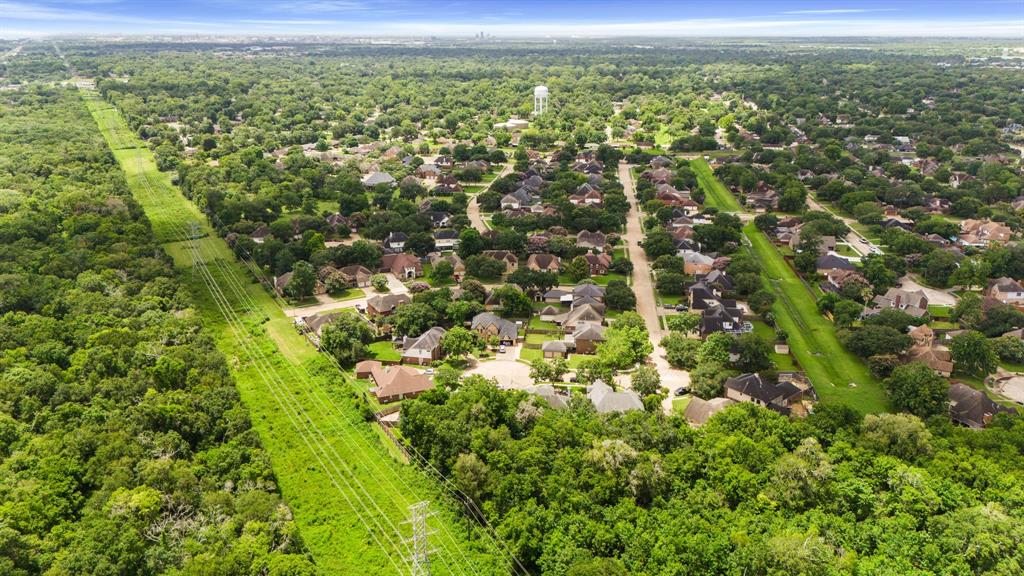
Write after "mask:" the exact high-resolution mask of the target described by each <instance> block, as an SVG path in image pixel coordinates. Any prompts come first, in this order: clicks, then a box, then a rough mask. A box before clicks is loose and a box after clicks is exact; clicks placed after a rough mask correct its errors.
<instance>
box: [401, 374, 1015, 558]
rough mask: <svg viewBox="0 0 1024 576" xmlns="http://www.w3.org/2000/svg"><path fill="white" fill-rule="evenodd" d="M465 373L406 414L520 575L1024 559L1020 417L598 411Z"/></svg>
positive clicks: (421, 444) (415, 439) (410, 433)
mask: <svg viewBox="0 0 1024 576" xmlns="http://www.w3.org/2000/svg"><path fill="white" fill-rule="evenodd" d="M570 408H571V409H570V410H552V409H549V408H548V407H547V404H545V403H544V401H543V400H540V399H538V398H536V397H533V396H528V395H526V394H523V393H516V394H510V393H507V392H502V391H499V390H496V389H495V388H494V387H493V386H492V385H490V384H488V383H486V382H470V383H467V384H466V385H464V386H463V387H462V388H461V389H460V390H459V391H458V392H457V393H449V392H447V391H444V390H437V391H433V392H431V393H429V394H427V395H424V396H422V397H421V398H420V399H417V400H415V401H414V402H413V403H412V404H410V405H407V406H406V408H405V410H404V411H403V418H402V432H403V433H404V434H405V435H406V437H407V438H409V440H410V441H411V442H412V443H413V445H414V446H416V447H417V448H418V449H419V450H420V451H421V452H422V453H423V454H425V455H426V456H427V457H428V458H429V459H430V460H431V461H432V462H433V463H434V464H435V465H436V466H437V467H438V468H439V469H440V470H441V471H442V472H444V473H445V474H448V475H451V476H452V477H453V478H454V481H455V482H456V483H457V484H458V485H459V487H460V488H461V489H462V491H463V493H465V494H466V495H467V497H469V498H472V499H473V500H474V501H475V502H477V503H478V504H479V506H480V508H481V509H482V510H484V512H485V514H486V515H487V517H488V519H489V520H490V521H491V522H493V523H495V524H496V525H497V527H498V530H499V532H500V533H502V534H503V535H504V536H505V538H506V540H507V541H508V542H509V543H510V545H512V546H513V550H514V552H515V553H516V554H518V555H519V558H520V559H521V560H523V561H524V563H525V564H526V565H527V567H529V568H530V569H531V570H532V571H535V572H537V573H542V574H557V575H562V574H565V575H571V576H584V575H598V574H600V575H615V574H650V575H654V574H658V575H669V574H679V575H682V574H735V575H745V576H759V575H765V576H767V575H779V576H781V575H794V574H802V575H808V576H817V575H822V576H824V575H834V574H1000V575H1006V576H1009V575H1011V574H1020V573H1021V571H1022V570H1024V524H1022V520H1024V519H1022V516H1021V514H1022V508H1021V504H1022V500H1021V496H1022V495H1024V491H1022V489H1024V475H1022V471H1024V458H1022V456H1021V454H1022V453H1024V421H1022V420H1021V419H1019V418H1017V419H1013V420H1010V419H1005V416H1001V417H1000V420H998V421H997V422H996V423H995V424H994V425H993V426H992V427H990V428H989V429H988V430H984V431H973V430H965V429H963V428H957V427H954V426H953V425H951V424H949V423H948V422H947V421H946V419H945V418H944V417H937V418H934V419H931V420H929V421H927V422H923V421H921V420H920V419H918V418H917V417H915V416H911V415H908V414H885V415H881V416H873V415H869V416H866V417H861V416H860V415H858V414H857V413H856V412H854V411H853V410H851V409H849V408H842V407H832V406H822V407H819V410H818V411H817V412H816V413H815V414H813V415H812V416H810V417H808V418H807V419H805V420H791V419H789V418H786V417H783V416H780V415H778V414H777V413H775V412H772V411H770V410H767V409H764V408H760V407H756V406H753V405H751V404H741V405H738V406H735V407H733V408H729V409H727V410H725V411H724V412H722V413H720V414H718V415H717V416H715V417H714V418H712V419H711V420H710V422H709V423H708V424H706V425H705V426H703V427H702V428H700V429H698V430H694V429H692V428H691V427H690V426H689V425H688V424H687V423H686V422H685V421H684V420H683V419H682V418H681V417H678V416H675V417H666V416H664V415H662V414H651V413H648V412H640V411H638V412H632V413H629V414H628V415H615V416H608V415H600V414H597V413H596V412H594V410H593V409H592V408H591V407H590V404H589V403H588V402H587V401H586V400H583V399H577V400H574V401H572V402H571V404H570Z"/></svg>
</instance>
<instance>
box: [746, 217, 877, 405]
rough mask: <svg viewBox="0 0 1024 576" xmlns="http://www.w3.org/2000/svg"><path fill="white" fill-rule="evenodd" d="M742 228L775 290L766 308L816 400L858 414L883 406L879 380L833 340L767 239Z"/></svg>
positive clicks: (750, 227)
mask: <svg viewBox="0 0 1024 576" xmlns="http://www.w3.org/2000/svg"><path fill="white" fill-rule="evenodd" d="M743 232H744V234H745V235H746V236H747V238H748V239H749V240H750V244H751V249H752V250H753V251H754V255H755V256H756V257H757V259H758V261H759V262H760V263H761V267H762V278H763V279H764V281H765V284H766V285H767V286H768V287H769V288H771V289H772V290H773V291H774V292H775V296H776V302H775V305H774V307H773V308H772V311H773V312H774V313H775V317H776V319H777V321H778V324H779V326H780V327H781V328H782V329H784V330H785V331H786V334H787V335H788V341H789V346H790V350H791V351H792V353H793V355H794V356H795V357H796V359H797V361H798V362H799V363H800V365H801V366H802V367H803V369H804V371H805V372H806V373H807V376H808V377H809V378H810V379H811V382H813V383H814V387H815V389H816V390H817V391H818V395H819V396H820V397H821V400H822V401H823V402H833V403H842V404H847V405H849V406H851V407H853V408H855V409H857V410H859V411H860V412H864V413H871V412H883V411H885V410H887V409H888V407H889V402H888V399H887V398H886V395H885V392H884V391H883V390H882V387H881V385H880V384H879V382H878V381H877V380H876V379H875V378H874V377H873V376H872V375H871V373H870V372H869V371H868V368H867V366H866V365H865V364H864V363H863V362H861V360H860V359H859V358H857V357H856V356H854V355H853V354H851V353H849V352H847V351H846V349H844V348H843V346H842V344H840V343H839V340H838V339H837V338H836V334H835V329H834V327H833V326H832V323H831V322H829V321H828V319H826V318H825V317H823V316H821V315H820V314H818V309H817V306H816V304H815V301H814V298H813V297H812V296H811V295H810V294H809V293H808V291H807V288H806V287H805V286H804V284H803V282H801V281H800V278H799V277H797V275H796V272H794V271H793V270H792V269H791V268H790V267H789V265H788V264H786V261H785V260H783V258H782V256H781V255H780V254H779V253H778V251H776V250H775V247H774V246H773V245H772V243H771V242H770V241H769V240H768V237H767V236H765V235H764V233H763V232H761V231H759V230H758V229H757V228H756V227H755V226H754V225H753V224H748V225H747V226H745V227H744V229H743ZM851 383H853V384H856V386H853V387H851V386H850V384H851Z"/></svg>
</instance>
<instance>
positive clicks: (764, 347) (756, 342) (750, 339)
mask: <svg viewBox="0 0 1024 576" xmlns="http://www.w3.org/2000/svg"><path fill="white" fill-rule="evenodd" d="M735 348H736V352H737V354H738V355H739V359H738V360H737V361H736V362H735V367H736V368H737V369H738V370H739V371H740V372H760V371H761V370H767V369H768V368H771V367H772V347H771V344H769V343H768V342H767V341H765V340H764V339H763V338H761V337H760V336H758V335H757V334H754V333H753V332H750V333H747V334H743V335H741V336H739V337H737V338H736V345H735Z"/></svg>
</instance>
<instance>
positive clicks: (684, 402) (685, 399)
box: [672, 394, 693, 414]
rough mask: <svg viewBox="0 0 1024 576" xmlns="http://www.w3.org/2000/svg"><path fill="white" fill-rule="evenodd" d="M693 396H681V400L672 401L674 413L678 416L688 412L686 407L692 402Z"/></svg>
mask: <svg viewBox="0 0 1024 576" xmlns="http://www.w3.org/2000/svg"><path fill="white" fill-rule="evenodd" d="M692 398H693V396H690V395H689V394H687V395H686V396H680V397H679V398H673V399H672V411H673V412H675V413H677V414H682V413H683V412H684V411H686V407H687V406H689V405H690V400H691V399H692Z"/></svg>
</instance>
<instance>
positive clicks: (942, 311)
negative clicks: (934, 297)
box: [928, 305, 953, 318]
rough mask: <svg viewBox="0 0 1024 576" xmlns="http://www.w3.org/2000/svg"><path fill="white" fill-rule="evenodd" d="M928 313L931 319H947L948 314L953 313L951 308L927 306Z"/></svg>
mask: <svg viewBox="0 0 1024 576" xmlns="http://www.w3.org/2000/svg"><path fill="white" fill-rule="evenodd" d="M928 313H929V314H931V316H932V318H949V316H950V314H952V313H953V308H952V307H950V306H935V305H932V306H929V307H928Z"/></svg>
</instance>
